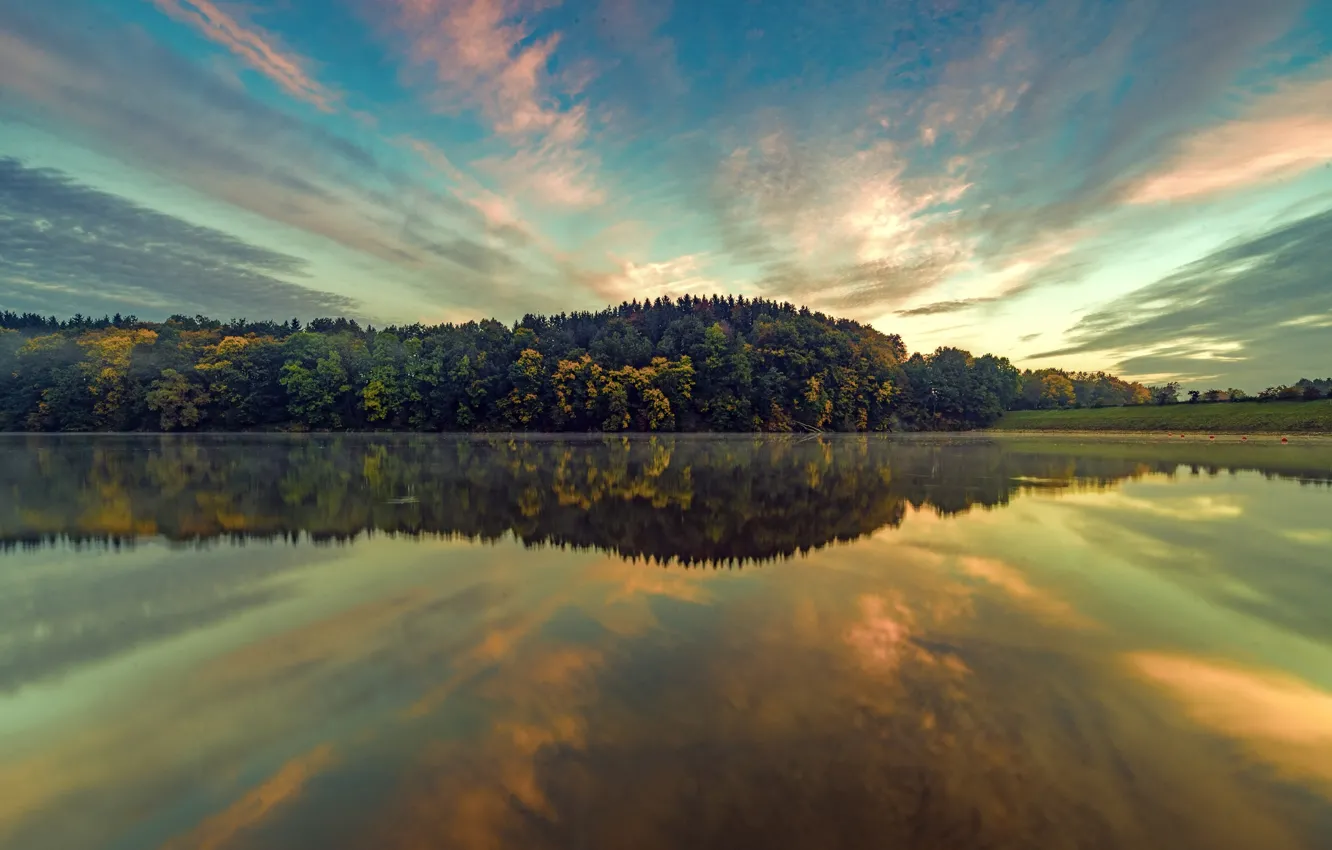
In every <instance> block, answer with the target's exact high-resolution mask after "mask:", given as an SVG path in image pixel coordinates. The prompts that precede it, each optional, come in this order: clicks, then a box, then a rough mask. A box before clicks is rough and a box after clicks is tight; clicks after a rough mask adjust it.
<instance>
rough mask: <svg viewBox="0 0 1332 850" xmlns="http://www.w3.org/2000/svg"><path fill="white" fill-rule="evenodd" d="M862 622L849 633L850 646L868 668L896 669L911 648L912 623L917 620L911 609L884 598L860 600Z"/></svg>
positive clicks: (848, 641)
mask: <svg viewBox="0 0 1332 850" xmlns="http://www.w3.org/2000/svg"><path fill="white" fill-rule="evenodd" d="M860 611H861V619H860V620H859V621H857V622H856V624H855V625H853V626H852V627H851V628H850V629H848V630H847V633H846V640H847V643H849V644H851V646H852V647H853V648H854V649H855V650H856V651H857V652H858V653H859V654H860V657H861V658H862V659H863V660H864V661H865V663H866V664H867V665H870V666H873V667H880V668H887V669H889V670H891V669H894V668H896V667H897V665H898V663H899V661H900V660H901V655H902V653H903V652H904V651H906V650H909V649H911V648H912V644H910V643H908V638H910V636H911V629H910V626H909V623H910V622H911V621H912V620H913V619H914V618H913V617H912V614H911V609H909V608H907V607H906V605H905V604H903V602H902V601H901V599H900V598H899V599H896V600H893V601H892V604H891V607H890V605H889V601H888V600H885V599H884V598H883V597H881V596H871V595H867V596H862V597H860Z"/></svg>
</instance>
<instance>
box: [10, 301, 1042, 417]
mask: <svg viewBox="0 0 1332 850" xmlns="http://www.w3.org/2000/svg"><path fill="white" fill-rule="evenodd" d="M0 327H3V329H4V330H3V331H0V429H3V430H29V431H139V430H149V431H151V430H164V431H194V430H254V429H257V430H381V429H382V430H412V431H611V432H616V431H775V432H790V431H802V432H803V431H815V430H817V431H897V430H963V429H968V428H977V427H984V426H986V425H989V424H991V423H992V422H994V421H995V419H997V418H998V417H999V416H1000V415H1001V414H1002V412H1003V411H1004V410H1005V409H1007V408H1008V407H1009V406H1010V405H1011V404H1012V403H1013V401H1014V399H1015V398H1016V397H1017V394H1018V392H1019V389H1020V375H1019V373H1018V371H1017V369H1015V368H1014V367H1013V366H1012V365H1011V364H1010V363H1009V362H1008V361H1007V360H1006V359H1004V358H1001V357H995V356H993V355H988V354H987V355H981V356H973V355H972V354H971V353H970V352H967V351H963V350H960V349H956V348H940V349H938V350H937V351H935V352H933V353H930V354H919V353H918V354H911V355H908V353H907V350H906V346H905V345H904V344H903V342H902V339H901V337H899V336H897V335H895V334H884V333H881V332H879V331H877V330H875V329H873V328H871V327H869V326H867V325H863V324H860V323H857V322H853V321H849V320H845V319H835V318H832V317H830V316H827V315H824V314H822V313H818V312H813V311H811V310H809V309H807V308H801V307H796V306H794V305H792V304H789V303H779V302H776V301H770V300H764V299H747V298H744V297H734V296H728V297H720V296H712V297H708V298H698V297H693V296H684V297H682V298H679V299H678V300H673V299H671V298H659V299H654V300H650V301H644V302H638V301H636V300H635V301H632V302H626V303H623V304H621V305H619V306H618V307H610V308H607V309H605V310H601V311H599V312H575V313H562V314H560V315H556V316H537V315H528V316H524V317H523V319H522V320H521V321H519V322H516V323H514V324H513V325H512V326H506V325H504V324H502V323H500V322H498V321H494V320H485V321H479V322H468V323H465V324H441V325H435V326H429V327H427V326H423V325H420V324H414V325H408V326H391V327H386V328H381V329H376V328H374V327H362V326H361V325H360V324H358V323H357V322H356V321H353V320H348V319H316V320H314V321H312V322H310V323H309V324H308V325H304V324H302V323H301V321H300V320H298V319H291V320H287V321H283V322H273V321H260V322H252V321H249V320H247V319H234V320H232V321H229V322H220V321H216V320H213V319H208V318H206V317H203V316H194V317H188V316H183V315H177V316H172V317H171V318H170V319H168V320H167V321H165V322H145V321H140V320H139V319H138V318H137V317H134V316H128V317H122V316H120V315H117V316H114V317H104V318H102V319H91V318H88V317H86V316H82V315H77V316H74V317H72V318H70V319H67V320H64V321H58V320H56V319H55V318H53V317H43V316H40V315H36V314H32V313H26V314H17V313H12V312H6V313H2V314H0Z"/></svg>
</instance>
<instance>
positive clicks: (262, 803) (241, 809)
mask: <svg viewBox="0 0 1332 850" xmlns="http://www.w3.org/2000/svg"><path fill="white" fill-rule="evenodd" d="M334 761H335V757H334V754H333V747H332V746H330V745H328V744H322V745H320V746H318V747H316V748H315V749H313V750H311V751H310V752H308V753H305V754H303V755H300V756H297V757H296V758H293V759H291V760H290V761H288V762H287V763H286V764H284V765H282V767H281V768H279V769H278V771H277V772H276V773H274V774H273V775H272V776H271V777H269V778H268V779H267V780H265V781H264V782H262V783H260V784H259V785H257V786H255V787H254V788H253V789H252V790H251V791H250V792H249V793H247V794H246V795H245V796H243V797H241V798H240V799H239V800H237V801H236V802H235V803H232V804H231V805H230V806H228V807H227V808H226V809H224V810H223V811H221V812H218V813H217V814H215V815H213V816H212V817H209V818H206V819H204V821H203V822H202V823H200V824H199V825H198V826H197V827H195V828H194V829H192V830H190V832H189V833H188V834H186V835H182V836H180V837H179V838H176V839H174V840H172V841H169V842H167V843H166V844H165V845H163V848H162V850H218V848H221V847H225V846H226V845H227V844H229V843H230V842H231V840H232V839H233V838H235V837H236V836H237V835H238V834H239V833H242V832H244V831H246V830H248V829H250V828H251V827H253V826H255V825H256V824H258V823H260V822H262V821H263V820H264V819H266V818H267V817H269V815H270V814H272V813H273V811H274V810H276V809H279V808H281V807H282V806H284V805H285V804H287V803H290V802H292V801H293V800H294V799H296V798H297V797H299V796H300V794H301V792H302V791H303V790H304V788H305V784H306V783H307V782H308V781H309V780H310V777H312V776H314V775H315V774H317V773H321V772H323V771H324V770H327V769H328V768H329V767H331V766H332V765H333V763H334Z"/></svg>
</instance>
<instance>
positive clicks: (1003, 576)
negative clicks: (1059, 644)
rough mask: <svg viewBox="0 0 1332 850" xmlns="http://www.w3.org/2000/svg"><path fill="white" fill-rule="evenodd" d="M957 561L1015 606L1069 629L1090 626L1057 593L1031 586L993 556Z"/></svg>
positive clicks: (1087, 621) (971, 556)
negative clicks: (1007, 597)
mask: <svg viewBox="0 0 1332 850" xmlns="http://www.w3.org/2000/svg"><path fill="white" fill-rule="evenodd" d="M958 563H959V564H960V565H961V567H962V571H963V572H964V573H966V574H967V575H969V576H971V577H973V578H978V579H981V580H982V581H985V582H987V583H989V584H991V585H993V586H994V587H997V588H999V589H1000V590H1002V591H1004V592H1005V593H1006V594H1008V596H1009V597H1011V598H1012V599H1013V601H1014V602H1016V603H1017V604H1018V605H1020V606H1023V607H1024V608H1028V609H1030V610H1032V611H1034V612H1035V613H1037V614H1039V615H1041V616H1044V617H1047V618H1049V619H1050V620H1052V621H1054V622H1056V623H1059V624H1062V625H1065V626H1069V627H1073V628H1087V627H1089V626H1091V625H1092V623H1091V621H1089V620H1088V619H1087V618H1086V617H1084V616H1083V615H1082V614H1080V613H1079V612H1078V611H1077V610H1075V609H1074V608H1073V606H1071V605H1069V604H1068V603H1067V602H1065V601H1064V600H1063V599H1061V598H1059V597H1058V596H1057V595H1055V594H1053V593H1051V592H1050V591H1048V590H1043V589H1041V588H1038V587H1034V586H1032V584H1031V583H1030V582H1028V581H1027V579H1026V577H1025V576H1023V575H1022V573H1021V572H1020V571H1019V570H1018V569H1017V568H1016V567H1013V566H1011V565H1009V564H1006V563H1004V562H1003V561H1000V560H998V559H996V558H980V557H976V556H974V555H967V556H964V557H962V558H959V559H958Z"/></svg>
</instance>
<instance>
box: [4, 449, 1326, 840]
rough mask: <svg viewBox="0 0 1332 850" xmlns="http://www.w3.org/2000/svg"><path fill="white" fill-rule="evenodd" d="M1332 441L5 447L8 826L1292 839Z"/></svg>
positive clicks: (193, 833) (1319, 764)
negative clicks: (1262, 442)
mask: <svg viewBox="0 0 1332 850" xmlns="http://www.w3.org/2000/svg"><path fill="white" fill-rule="evenodd" d="M1330 482H1332V444H1326V443H1321V442H1318V441H1310V442H1308V443H1306V444H1302V445H1289V446H1280V445H1276V444H1266V443H1264V444H1258V445H1254V444H1247V445H1237V444H1201V443H1194V442H1188V443H1184V444H1178V443H1166V442H1162V441H1155V442H1154V441H1151V440H1148V439H1139V440H1124V439H1065V438H1018V437H1014V438H1002V439H999V438H991V437H982V436H964V437H932V438H915V439H889V438H876V437H836V438H822V437H784V438H751V437H743V438H701V437H700V438H675V439H660V438H652V439H648V438H643V439H621V438H614V439H609V438H607V439H603V438H599V437H597V438H591V437H589V438H569V437H558V438H556V437H551V438H542V437H536V438H528V439H522V438H516V437H515V438H508V437H466V438H461V437H460V438H449V437H371V436H300V437H298V436H258V435H249V436H236V437H230V436H228V437H159V436H152V437H137V436H135V437H129V436H126V437H114V436H99V437H88V436H69V437H0V547H3V549H0V787H3V788H5V789H6V792H5V793H4V794H3V795H0V847H2V848H5V850H9V848H15V850H17V849H18V848H24V850H46V848H53V849H54V848H71V847H80V848H90V849H91V850H100V848H107V849H108V850H120V848H125V850H129V848H159V847H161V848H182V850H183V848H204V847H208V848H239V849H240V850H249V848H256V849H257V848H279V847H280V848H298V850H299V848H329V847H333V848H341V847H346V848H362V847H364V848H381V847H385V848H418V847H420V848H424V847H459V848H473V847H474V848H509V847H513V848H544V847H550V848H563V847H579V848H585V847H586V848H593V847H606V848H611V847H644V848H652V847H661V848H668V847H696V846H704V847H728V848H731V847H755V848H760V847H761V848H786V847H791V848H806V847H807V848H836V847H847V848H851V847H867V846H892V847H903V848H916V847H919V848H951V847H986V848H1009V847H1012V848H1027V847H1051V848H1060V847H1069V848H1073V847H1078V848H1086V847H1094V848H1101V847H1104V848H1118V847H1125V848H1154V847H1161V848H1167V847H1169V848H1195V847H1196V848H1208V850H1212V848H1253V847H1263V848H1322V847H1326V846H1328V836H1330V835H1332V768H1329V765H1332V622H1330V621H1329V618H1328V617H1327V616H1326V612H1327V610H1328V603H1329V600H1332V557H1329V555H1330V554H1332V532H1329V531H1328V528H1327V519H1326V518H1327V517H1328V516H1329V515H1332V486H1329V483H1330Z"/></svg>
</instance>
